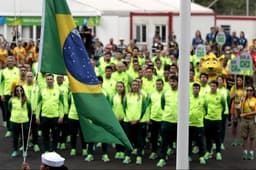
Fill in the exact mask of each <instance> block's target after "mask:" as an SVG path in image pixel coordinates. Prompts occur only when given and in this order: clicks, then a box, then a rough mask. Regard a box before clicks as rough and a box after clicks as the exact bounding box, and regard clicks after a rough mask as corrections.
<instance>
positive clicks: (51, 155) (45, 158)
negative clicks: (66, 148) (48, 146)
mask: <svg viewBox="0 0 256 170" xmlns="http://www.w3.org/2000/svg"><path fill="white" fill-rule="evenodd" d="M41 159H42V163H43V164H45V165H48V166H51V167H61V166H63V165H64V161H65V158H63V157H61V156H60V155H59V154H58V153H56V152H47V153H44V154H42V156H41Z"/></svg>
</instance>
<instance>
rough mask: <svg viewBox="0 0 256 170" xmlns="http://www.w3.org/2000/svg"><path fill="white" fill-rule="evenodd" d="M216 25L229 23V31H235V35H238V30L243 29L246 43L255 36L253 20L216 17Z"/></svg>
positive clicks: (255, 22) (255, 24)
mask: <svg viewBox="0 0 256 170" xmlns="http://www.w3.org/2000/svg"><path fill="white" fill-rule="evenodd" d="M216 24H217V26H221V25H230V32H232V31H236V33H237V36H239V33H240V31H244V33H245V37H246V38H247V40H248V43H250V42H251V41H252V39H253V38H254V37H256V29H255V28H256V21H255V20H221V19H217V21H216Z"/></svg>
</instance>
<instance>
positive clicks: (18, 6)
mask: <svg viewBox="0 0 256 170" xmlns="http://www.w3.org/2000/svg"><path fill="white" fill-rule="evenodd" d="M67 2H68V4H69V7H70V10H71V12H72V14H73V15H74V16H100V15H101V12H100V11H98V10H97V9H96V8H93V7H90V6H88V5H86V4H84V3H81V2H78V1H77V0H67ZM42 3H43V0H2V1H1V2H0V16H42Z"/></svg>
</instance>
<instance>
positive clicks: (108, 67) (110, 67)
mask: <svg viewBox="0 0 256 170" xmlns="http://www.w3.org/2000/svg"><path fill="white" fill-rule="evenodd" d="M107 69H111V71H113V68H112V66H106V67H105V70H107Z"/></svg>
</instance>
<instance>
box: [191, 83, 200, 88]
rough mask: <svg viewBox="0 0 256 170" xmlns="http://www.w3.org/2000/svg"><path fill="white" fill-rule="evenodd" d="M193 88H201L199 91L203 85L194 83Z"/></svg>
mask: <svg viewBox="0 0 256 170" xmlns="http://www.w3.org/2000/svg"><path fill="white" fill-rule="evenodd" d="M193 87H199V89H200V88H201V85H200V84H199V83H193Z"/></svg>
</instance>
